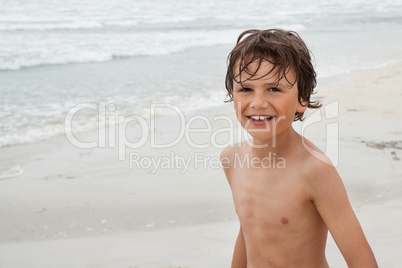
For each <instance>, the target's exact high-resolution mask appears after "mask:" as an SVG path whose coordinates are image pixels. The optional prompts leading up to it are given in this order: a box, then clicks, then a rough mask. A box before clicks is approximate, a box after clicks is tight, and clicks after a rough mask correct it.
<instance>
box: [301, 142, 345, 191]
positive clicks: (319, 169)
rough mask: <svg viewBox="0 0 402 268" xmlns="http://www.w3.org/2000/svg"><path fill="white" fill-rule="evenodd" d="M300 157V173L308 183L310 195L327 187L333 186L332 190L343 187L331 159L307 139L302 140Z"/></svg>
mask: <svg viewBox="0 0 402 268" xmlns="http://www.w3.org/2000/svg"><path fill="white" fill-rule="evenodd" d="M300 159H302V169H301V170H302V172H303V174H302V175H303V177H304V178H305V179H306V182H307V183H308V186H309V189H310V194H311V195H312V196H314V195H315V192H316V191H322V189H324V188H327V187H335V189H334V188H332V190H336V189H337V188H338V189H339V188H343V183H342V180H341V178H340V176H339V174H338V172H337V171H336V168H335V166H334V165H333V164H332V161H331V160H330V159H329V157H328V156H327V155H325V153H323V152H322V151H321V150H320V149H318V148H317V147H316V146H315V145H314V144H313V143H312V142H310V141H308V140H307V139H306V140H305V141H304V150H303V152H302V156H301V157H300Z"/></svg>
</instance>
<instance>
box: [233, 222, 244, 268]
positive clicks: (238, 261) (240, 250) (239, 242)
mask: <svg viewBox="0 0 402 268" xmlns="http://www.w3.org/2000/svg"><path fill="white" fill-rule="evenodd" d="M232 268H247V256H246V245H245V243H244V237H243V230H242V228H241V226H240V231H239V235H238V236H237V239H236V244H235V247H234V251H233V258H232Z"/></svg>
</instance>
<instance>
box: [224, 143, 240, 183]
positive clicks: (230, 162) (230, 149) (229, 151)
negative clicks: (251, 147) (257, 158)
mask: <svg viewBox="0 0 402 268" xmlns="http://www.w3.org/2000/svg"><path fill="white" fill-rule="evenodd" d="M242 146H243V142H239V143H235V144H233V145H230V146H227V147H225V148H224V149H223V150H222V151H221V155H220V160H221V165H222V168H223V170H224V171H225V174H226V178H227V180H228V181H229V183H230V178H231V173H232V170H233V167H234V162H235V158H236V155H237V154H239V153H240V152H241V150H242Z"/></svg>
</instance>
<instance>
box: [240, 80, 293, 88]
mask: <svg viewBox="0 0 402 268" xmlns="http://www.w3.org/2000/svg"><path fill="white" fill-rule="evenodd" d="M235 83H236V84H238V85H242V86H243V87H249V86H250V84H249V83H247V82H241V83H239V82H237V81H235ZM264 84H265V85H266V86H269V87H284V88H286V87H289V85H284V84H282V83H264Z"/></svg>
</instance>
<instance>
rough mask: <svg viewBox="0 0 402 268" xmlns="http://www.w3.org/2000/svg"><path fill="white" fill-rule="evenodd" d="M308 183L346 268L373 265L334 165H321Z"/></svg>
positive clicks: (365, 267)
mask: <svg viewBox="0 0 402 268" xmlns="http://www.w3.org/2000/svg"><path fill="white" fill-rule="evenodd" d="M316 171H318V172H317V173H316V174H317V177H316V178H315V180H314V183H313V184H312V185H313V186H312V189H313V191H312V200H313V202H314V204H315V206H316V208H317V210H318V212H319V213H320V215H321V217H322V219H323V220H324V222H325V223H326V225H327V226H328V229H329V231H330V232H331V235H332V237H333V238H334V240H335V243H336V244H337V246H338V248H339V250H340V251H341V253H342V255H343V257H344V258H345V261H346V263H347V264H348V267H353V268H355V267H364V268H371V267H373V268H374V267H375V268H377V267H378V265H377V262H376V260H375V257H374V254H373V252H372V250H371V248H370V245H369V244H368V242H367V239H366V237H365V235H364V233H363V230H362V228H361V226H360V224H359V221H358V219H357V217H356V215H355V213H354V211H353V209H352V206H351V204H350V202H349V199H348V196H347V193H346V189H345V187H344V185H343V183H342V180H341V178H340V177H339V175H338V173H337V172H336V170H335V168H334V167H332V166H329V165H326V164H322V165H321V166H320V167H319V168H318V170H316Z"/></svg>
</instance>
